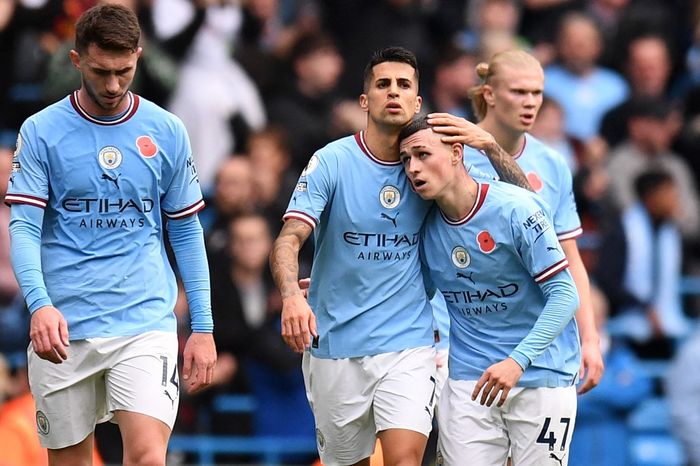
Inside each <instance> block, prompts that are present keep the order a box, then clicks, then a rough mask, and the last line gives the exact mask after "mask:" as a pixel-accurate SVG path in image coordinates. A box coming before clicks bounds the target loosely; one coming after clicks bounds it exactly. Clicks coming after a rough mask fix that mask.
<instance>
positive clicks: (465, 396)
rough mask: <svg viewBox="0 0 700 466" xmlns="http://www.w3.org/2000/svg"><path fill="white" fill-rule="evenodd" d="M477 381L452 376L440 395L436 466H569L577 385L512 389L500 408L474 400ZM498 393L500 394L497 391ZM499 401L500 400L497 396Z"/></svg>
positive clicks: (574, 421) (494, 404)
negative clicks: (507, 465)
mask: <svg viewBox="0 0 700 466" xmlns="http://www.w3.org/2000/svg"><path fill="white" fill-rule="evenodd" d="M475 385H476V381H472V380H470V381H466V380H453V379H448V380H447V383H446V384H445V388H444V389H443V392H442V396H441V397H440V406H439V411H440V416H438V425H439V436H438V453H437V459H438V462H437V464H438V465H446V466H457V465H463V464H465V458H469V464H474V465H503V464H505V463H506V459H507V457H508V451H509V448H510V451H511V456H512V458H513V464H514V465H517V466H549V465H551V466H566V465H567V464H568V462H569V445H570V444H571V437H572V436H573V433H574V425H575V423H576V387H574V386H571V387H562V388H514V389H513V390H511V391H510V393H509V394H508V399H507V400H506V402H505V403H504V404H503V406H502V407H500V408H498V407H497V406H496V402H497V401H496V402H494V403H493V404H492V405H491V407H487V406H482V405H480V404H479V403H478V400H479V399H478V398H477V401H472V399H471V395H472V391H473V390H474V386H475ZM499 396H500V395H499ZM496 400H498V398H496Z"/></svg>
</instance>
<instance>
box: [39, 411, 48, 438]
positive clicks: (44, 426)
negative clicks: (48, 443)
mask: <svg viewBox="0 0 700 466" xmlns="http://www.w3.org/2000/svg"><path fill="white" fill-rule="evenodd" d="M36 429H37V431H38V432H39V433H40V434H41V435H48V433H49V431H50V430H51V426H50V425H49V418H47V417H46V414H44V413H43V412H41V411H37V412H36Z"/></svg>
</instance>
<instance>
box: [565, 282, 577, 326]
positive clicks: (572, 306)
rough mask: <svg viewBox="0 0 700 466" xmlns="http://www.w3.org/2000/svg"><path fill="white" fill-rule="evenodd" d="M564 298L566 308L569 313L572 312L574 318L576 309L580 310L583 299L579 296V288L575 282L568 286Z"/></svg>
mask: <svg viewBox="0 0 700 466" xmlns="http://www.w3.org/2000/svg"><path fill="white" fill-rule="evenodd" d="M563 298H564V299H565V302H566V304H567V307H566V310H567V312H568V314H570V316H571V317H572V318H573V317H574V315H575V314H576V311H578V308H579V306H580V305H581V300H580V299H579V297H578V290H577V289H576V286H575V285H574V284H573V282H572V283H571V284H570V286H568V287H566V290H565V291H564V296H563Z"/></svg>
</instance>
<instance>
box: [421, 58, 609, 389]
mask: <svg viewBox="0 0 700 466" xmlns="http://www.w3.org/2000/svg"><path fill="white" fill-rule="evenodd" d="M477 73H478V74H479V76H480V78H481V79H482V80H483V82H482V83H481V84H480V85H478V86H476V87H475V88H474V89H473V90H472V104H473V106H474V111H475V113H476V115H477V117H478V118H479V123H478V126H480V127H481V128H483V129H484V130H486V131H488V132H489V133H491V134H492V135H493V137H494V138H495V139H496V142H497V143H498V144H499V145H500V146H501V147H503V148H504V149H505V150H506V151H507V152H508V153H509V154H511V159H512V160H514V161H515V162H516V163H517V164H518V165H519V166H520V168H522V170H523V171H524V172H525V175H526V176H527V179H528V181H529V183H530V185H531V186H532V189H533V190H534V191H535V192H536V193H537V194H539V195H540V196H542V198H543V199H544V201H545V202H546V203H547V204H548V205H549V207H550V209H551V214H552V220H553V222H554V223H553V227H554V230H555V231H556V232H557V236H558V238H559V241H560V242H561V245H562V248H563V250H564V252H565V254H566V257H567V259H568V261H569V270H570V271H571V275H572V276H573V277H574V280H575V282H576V287H577V289H578V292H579V301H580V303H581V304H580V308H579V310H578V311H577V313H576V320H577V322H578V325H579V329H580V331H581V354H582V364H581V371H580V373H579V375H580V377H579V378H580V379H581V381H582V383H581V386H580V387H579V392H580V393H585V392H586V391H588V390H590V389H592V388H593V387H595V386H596V385H597V384H598V382H599V381H600V378H601V377H602V376H603V371H604V365H603V358H602V355H601V352H600V338H599V336H598V331H597V330H596V328H595V322H594V319H593V311H592V309H591V302H590V285H589V280H588V273H587V272H586V269H585V267H584V265H583V261H582V260H581V256H580V254H579V250H578V246H577V245H576V238H577V237H578V236H580V235H581V233H582V229H581V220H580V219H579V216H578V213H577V211H576V204H575V202H574V194H573V187H572V184H573V182H572V175H571V171H570V170H569V168H568V166H567V164H566V161H565V160H564V157H563V156H562V155H561V154H559V153H558V152H556V151H554V150H553V149H552V148H550V147H548V146H547V145H545V144H543V143H542V142H541V141H539V140H538V139H537V138H535V137H533V136H532V135H531V134H530V133H529V132H528V131H529V130H530V129H531V128H532V125H533V124H534V122H535V118H536V117H537V113H538V111H539V109H540V106H541V105H542V97H543V91H544V72H543V71H542V67H541V65H540V63H539V62H538V61H537V59H535V58H534V57H533V56H532V55H530V54H528V53H527V52H525V51H522V50H507V51H504V52H500V53H497V54H496V55H494V56H493V57H492V58H491V59H490V61H489V63H480V64H479V65H477ZM432 116H433V117H434V118H431V119H430V123H431V124H433V125H436V128H435V131H437V132H439V133H441V134H444V135H445V136H448V137H450V138H452V139H445V141H447V142H452V141H454V138H456V137H458V136H459V135H460V134H462V133H463V132H468V131H469V126H470V125H471V123H469V122H466V121H465V120H463V119H458V118H455V117H452V116H449V115H432ZM464 163H465V164H466V165H467V166H468V167H476V168H477V169H479V170H481V171H483V172H486V173H488V174H492V175H495V174H497V172H496V170H495V169H494V168H493V167H492V166H491V164H490V163H489V161H488V159H487V158H486V157H484V156H483V153H482V152H481V151H480V150H479V149H476V148H474V147H466V148H465V151H464Z"/></svg>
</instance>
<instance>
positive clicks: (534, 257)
mask: <svg viewBox="0 0 700 466" xmlns="http://www.w3.org/2000/svg"><path fill="white" fill-rule="evenodd" d="M511 228H512V229H513V237H514V242H513V244H514V245H515V247H516V249H517V252H518V255H519V256H520V258H521V259H522V261H523V265H524V266H525V268H526V269H527V271H528V272H529V273H530V275H531V276H532V277H533V278H534V280H535V282H537V283H542V282H544V281H546V280H547V279H549V278H551V277H553V276H554V275H556V274H557V273H559V272H561V271H562V270H564V269H566V268H567V267H568V266H569V262H568V261H567V260H566V256H565V255H564V251H563V250H562V247H561V245H560V244H559V240H558V239H557V235H556V233H555V232H554V228H553V227H552V222H551V220H550V216H549V212H548V209H547V208H546V206H545V204H544V203H543V202H540V201H536V200H535V198H534V197H532V196H528V197H523V198H522V199H520V201H519V202H518V204H517V205H514V208H513V211H512V217H511Z"/></svg>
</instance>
